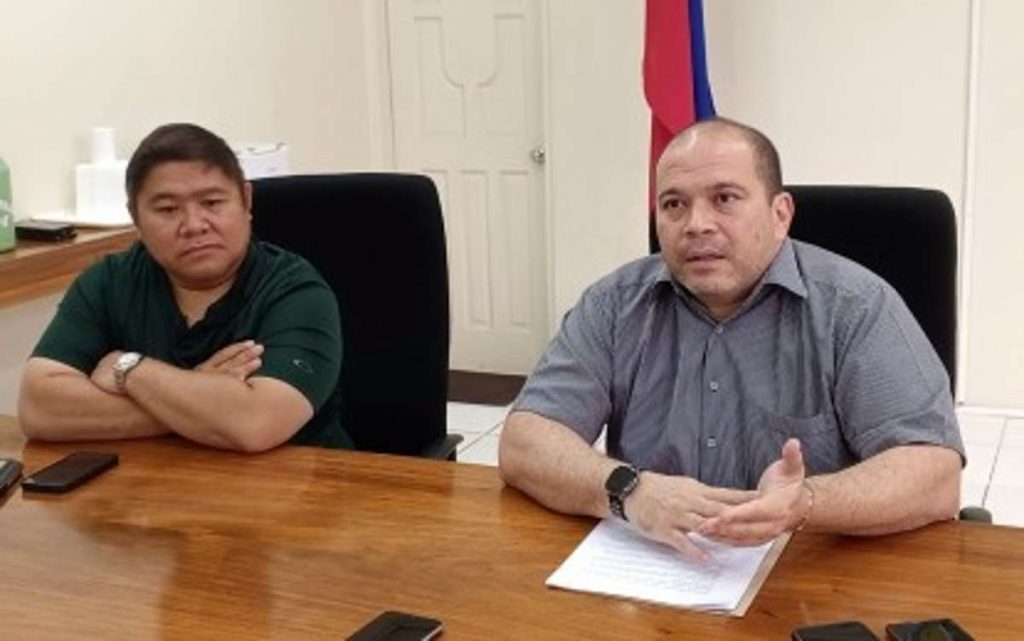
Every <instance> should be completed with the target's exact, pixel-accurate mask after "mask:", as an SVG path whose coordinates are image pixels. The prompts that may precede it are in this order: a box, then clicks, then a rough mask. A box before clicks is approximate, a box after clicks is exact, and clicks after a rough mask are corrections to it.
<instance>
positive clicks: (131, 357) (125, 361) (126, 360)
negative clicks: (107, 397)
mask: <svg viewBox="0 0 1024 641" xmlns="http://www.w3.org/2000/svg"><path fill="white" fill-rule="evenodd" d="M141 362H142V354H140V353H138V352H125V353H124V354H121V355H120V356H118V357H117V360H116V361H114V384H115V385H117V390H118V391H119V392H121V393H122V394H124V382H125V379H127V378H128V372H130V371H132V370H133V369H135V368H136V367H137V366H138V364H139V363H141Z"/></svg>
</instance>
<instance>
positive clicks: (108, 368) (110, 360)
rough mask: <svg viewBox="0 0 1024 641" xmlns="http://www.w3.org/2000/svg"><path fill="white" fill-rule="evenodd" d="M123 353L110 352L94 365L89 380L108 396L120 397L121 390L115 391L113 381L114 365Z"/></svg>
mask: <svg viewBox="0 0 1024 641" xmlns="http://www.w3.org/2000/svg"><path fill="white" fill-rule="evenodd" d="M123 353H124V352H122V351H120V350H115V351H113V352H110V353H109V354H107V355H106V356H104V357H103V358H101V359H100V362H99V363H96V367H94V368H93V370H92V374H91V375H90V376H89V379H90V380H92V382H93V383H94V384H95V385H96V386H97V387H99V388H100V389H101V390H103V391H104V392H107V393H108V394H117V395H118V396H121V395H122V394H121V390H119V389H117V383H116V382H115V381H114V363H116V362H117V359H118V358H120V356H121V354H123Z"/></svg>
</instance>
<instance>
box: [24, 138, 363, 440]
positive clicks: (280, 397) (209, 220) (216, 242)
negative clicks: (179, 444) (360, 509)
mask: <svg viewBox="0 0 1024 641" xmlns="http://www.w3.org/2000/svg"><path fill="white" fill-rule="evenodd" d="M126 183H127V188H128V206H129V210H130V211H131V213H132V217H133V220H134V221H135V225H136V228H137V230H138V233H139V237H140V242H139V243H137V244H136V245H135V246H133V247H132V248H131V249H129V250H128V251H127V252H125V253H123V254H119V255H115V256H109V257H107V258H106V259H104V260H103V261H102V262H100V263H99V264H97V265H94V266H93V267H91V268H90V269H88V270H87V271H85V272H84V273H83V274H82V275H81V276H79V278H78V279H77V280H76V281H75V282H74V284H73V285H72V286H71V289H70V290H69V291H68V293H67V295H66V296H65V297H64V300H63V301H62V302H61V304H60V308H59V310H58V312H57V316H56V317H55V318H54V320H53V321H52V322H51V324H50V326H49V327H48V328H47V330H46V332H45V334H44V335H43V338H42V339H41V340H40V342H39V344H38V345H37V346H36V349H35V351H34V352H33V354H32V357H31V358H30V359H29V361H28V363H27V365H26V368H25V374H24V378H23V380H22V388H21V398H20V400H19V419H20V423H21V426H22V429H23V430H24V432H25V434H26V435H27V436H29V437H30V438H38V439H45V440H84V439H114V438H131V437H139V436H149V435H156V434H163V433H167V432H175V433H178V434H179V435H181V436H184V437H186V438H189V439H192V440H195V441H198V442H200V443H204V444H207V445H210V446H213V447H219V448H224V449H232V450H239V451H248V452H258V451H263V450H267V449H270V448H272V447H275V446H277V445H280V444H281V443H284V442H286V441H290V442H293V443H301V444H310V445H322V446H328V447H351V440H350V439H349V437H348V435H347V434H346V433H345V431H344V429H343V428H342V426H341V425H340V423H339V413H338V410H339V408H338V397H337V381H338V374H339V371H340V368H341V354H342V350H341V330H340V324H339V318H338V307H337V302H336V300H335V297H334V294H333V292H331V289H330V287H329V286H328V285H327V284H326V283H325V282H324V281H323V280H322V279H321V278H320V276H319V275H318V274H317V273H316V271H315V270H314V269H313V267H312V266H311V265H310V264H309V263H308V262H306V261H305V260H304V259H302V258H301V257H299V256H296V255H294V254H291V253H289V252H286V251H284V250H282V249H280V248H278V247H274V246H273V245H268V244H266V243H261V242H255V241H253V240H252V238H251V225H250V222H251V215H250V205H251V188H250V186H249V185H248V184H247V183H246V182H245V179H244V177H243V175H242V171H241V168H240V167H239V166H238V161H237V159H236V158H235V156H234V154H233V152H232V151H231V149H230V148H229V147H228V146H227V145H226V144H225V143H224V141H223V140H221V139H220V138H219V137H217V136H216V135H214V134H212V133H210V132H208V131H206V130H204V129H202V128H200V127H197V126H195V125H183V124H182V125H166V126H163V127H160V128H158V129H157V130H155V131H154V132H153V133H151V134H150V135H149V136H148V137H147V138H146V139H145V140H143V142H142V143H141V144H140V146H139V148H138V149H137V150H136V152H135V154H134V155H133V157H132V160H131V162H130V163H129V166H128V172H127V180H126Z"/></svg>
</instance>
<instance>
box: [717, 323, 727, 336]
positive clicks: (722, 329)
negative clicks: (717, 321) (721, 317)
mask: <svg viewBox="0 0 1024 641" xmlns="http://www.w3.org/2000/svg"><path fill="white" fill-rule="evenodd" d="M724 331H725V328H724V327H722V326H721V325H719V326H718V327H716V328H715V333H716V334H719V335H720V334H721V333H722V332H724Z"/></svg>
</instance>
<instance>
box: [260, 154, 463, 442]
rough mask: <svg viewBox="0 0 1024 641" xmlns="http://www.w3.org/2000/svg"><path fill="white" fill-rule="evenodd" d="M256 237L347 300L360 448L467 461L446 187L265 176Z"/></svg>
mask: <svg viewBox="0 0 1024 641" xmlns="http://www.w3.org/2000/svg"><path fill="white" fill-rule="evenodd" d="M252 209H253V233H254V235H255V236H256V238H258V239H260V240H265V241H267V242H270V243H273V244H275V245H278V246H280V247H283V248H285V249H288V250H291V251H294V252H295V253H297V254H299V255H301V256H304V257H305V258H306V259H307V260H309V261H310V262H311V263H312V264H313V266H314V267H316V269H317V270H318V271H319V272H320V274H321V275H322V276H323V277H324V279H325V280H326V281H327V282H328V283H329V284H330V286H331V287H332V288H333V289H334V291H335V293H336V294H337V297H338V306H339V311H340V315H341V329H342V337H343V340H344V347H343V351H344V356H343V359H342V367H341V376H340V379H339V382H338V385H339V388H340V392H341V399H342V403H341V422H342V425H343V426H344V427H345V429H346V430H348V432H349V434H351V436H352V439H353V440H354V441H355V444H356V447H357V448H358V449H360V450H367V451H373V452H387V453H392V454H404V455H416V456H425V457H429V458H438V459H445V458H446V459H449V460H455V456H456V450H455V447H456V445H457V444H458V443H459V442H460V441H461V440H462V437H461V436H459V435H453V434H448V431H447V424H446V421H447V407H448V406H447V401H448V345H449V340H450V330H449V310H448V262H447V250H446V246H445V232H444V221H443V219H442V217H441V205H440V202H439V201H438V196H437V190H436V189H435V187H434V183H433V182H432V181H431V180H430V179H429V178H427V177H425V176H414V175H404V174H340V175H319V176H288V177H281V178H266V179H262V180H256V181H253V207H252Z"/></svg>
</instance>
